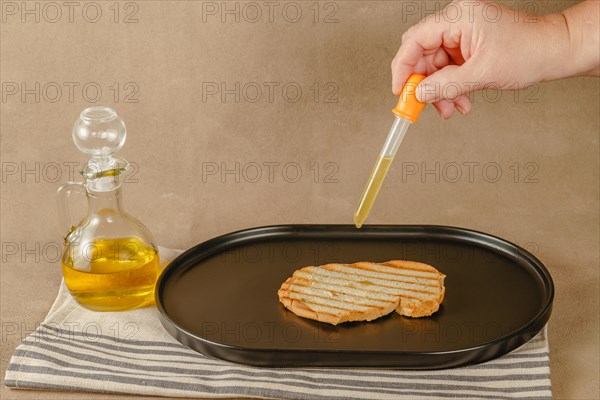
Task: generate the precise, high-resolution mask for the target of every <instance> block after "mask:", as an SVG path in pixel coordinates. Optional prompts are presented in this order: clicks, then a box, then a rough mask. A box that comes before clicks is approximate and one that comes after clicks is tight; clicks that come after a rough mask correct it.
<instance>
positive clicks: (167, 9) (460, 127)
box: [0, 0, 600, 399]
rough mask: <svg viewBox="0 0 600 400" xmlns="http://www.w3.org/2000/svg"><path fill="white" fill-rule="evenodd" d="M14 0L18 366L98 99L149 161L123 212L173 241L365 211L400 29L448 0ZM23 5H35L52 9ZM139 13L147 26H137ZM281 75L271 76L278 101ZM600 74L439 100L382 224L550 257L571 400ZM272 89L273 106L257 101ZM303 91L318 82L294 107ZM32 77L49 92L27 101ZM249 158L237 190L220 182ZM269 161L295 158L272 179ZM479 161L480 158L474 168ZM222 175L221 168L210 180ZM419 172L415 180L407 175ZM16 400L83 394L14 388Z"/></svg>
mask: <svg viewBox="0 0 600 400" xmlns="http://www.w3.org/2000/svg"><path fill="white" fill-rule="evenodd" d="M7 3H12V5H13V6H14V4H17V5H18V6H19V7H21V4H20V2H18V3H14V2H6V1H3V2H2V7H3V15H2V16H3V19H4V20H3V22H2V28H1V35H2V36H1V39H0V40H1V43H0V46H1V63H0V66H1V81H2V84H3V87H2V89H3V91H2V94H3V98H2V103H1V111H2V117H1V125H0V127H1V135H2V136H1V145H2V149H1V156H2V193H1V200H2V203H1V213H2V225H1V234H2V237H1V241H2V266H1V269H0V272H1V290H2V292H1V297H0V300H1V318H2V361H1V364H0V365H1V370H2V371H0V373H1V374H2V376H3V375H4V370H5V368H6V364H7V363H8V360H9V358H10V355H11V353H12V351H13V350H14V348H15V347H16V345H17V344H18V343H19V342H20V340H21V339H22V337H24V336H25V335H26V334H27V333H28V332H30V331H31V330H33V329H34V328H35V327H36V325H37V324H39V322H41V321H42V319H43V317H44V315H45V313H46V312H47V311H48V309H49V307H50V305H51V303H52V301H53V299H54V297H55V295H56V291H57V288H58V285H59V283H60V279H61V272H60V268H59V264H58V262H56V258H57V257H56V254H55V252H56V249H57V248H58V247H59V246H60V244H61V237H62V235H63V234H64V229H61V228H60V227H59V226H58V223H57V222H56V221H57V216H56V200H55V192H56V189H57V187H58V186H59V183H60V182H63V181H67V180H68V179H69V168H68V166H67V164H65V163H69V162H71V163H72V162H77V163H81V162H83V161H84V157H83V155H81V154H79V153H78V151H77V150H76V148H75V147H74V145H73V143H72V141H71V135H70V130H71V126H72V123H73V121H74V120H75V118H76V117H77V115H78V113H79V112H80V111H81V110H82V109H83V108H85V107H88V106H91V105H94V104H104V105H108V106H111V107H114V108H115V109H116V110H117V111H118V112H119V114H120V115H121V116H122V117H123V118H124V119H125V121H126V123H127V127H128V132H129V136H128V140H127V143H126V145H125V148H124V150H123V151H122V153H121V155H122V156H123V157H125V158H127V159H128V160H129V161H131V162H134V163H135V164H136V165H137V167H138V168H137V172H136V173H135V175H134V176H130V177H129V182H128V183H127V184H126V185H125V186H124V195H125V206H126V208H127V210H129V211H130V212H131V213H132V214H134V215H135V216H137V217H138V218H139V219H141V220H142V221H143V222H144V223H145V224H146V225H147V226H148V227H149V228H150V229H151V230H152V232H153V233H154V235H155V236H156V238H157V240H158V242H159V243H160V244H161V245H163V246H170V247H177V248H188V247H190V246H192V245H194V244H196V243H198V242H201V241H203V240H206V239H209V238H211V237H214V236H216V235H220V234H224V233H227V232H230V231H233V230H237V229H243V228H248V227H253V226H260V225H269V224H288V223H351V222H352V214H353V211H354V206H355V204H356V202H357V201H358V196H359V194H360V192H361V190H362V188H363V185H364V183H365V180H366V178H367V176H368V174H369V172H370V169H371V166H372V163H373V161H374V159H375V157H376V156H377V153H378V151H379V148H380V146H381V144H382V143H383V140H384V138H385V135H386V133H387V130H388V128H389V126H390V124H391V122H392V114H391V113H390V109H391V107H392V106H393V104H394V97H393V95H392V94H391V91H390V81H391V74H390V71H389V64H390V61H391V59H392V58H393V56H394V54H395V52H396V50H397V48H398V46H399V44H400V37H401V35H402V33H403V32H404V31H405V30H406V29H407V28H408V27H409V26H410V25H412V24H414V23H415V22H417V21H418V20H419V19H420V16H421V15H422V13H425V12H427V11H428V10H432V9H433V10H434V9H435V7H436V4H437V7H440V5H443V4H444V2H442V3H437V2H432V1H413V2H401V1H333V2H329V3H327V2H321V3H320V4H318V5H317V6H318V7H317V8H318V9H319V11H320V12H319V14H318V18H317V22H315V6H314V2H312V1H309V2H297V3H296V4H298V7H299V8H300V10H301V12H302V16H301V18H300V20H299V21H297V22H290V21H289V20H293V19H294V18H295V17H296V14H295V11H296V10H297V9H296V8H293V7H292V8H290V7H291V6H287V7H288V8H286V9H285V12H284V11H283V8H284V6H286V3H285V2H280V3H279V6H278V8H276V9H275V13H274V14H273V21H272V22H271V21H269V15H268V9H267V8H266V7H264V6H263V7H262V12H263V15H262V19H261V20H259V21H258V22H252V21H251V19H252V18H254V17H255V14H254V12H255V9H254V10H253V9H249V8H247V7H248V6H247V5H246V3H237V4H238V7H240V12H241V13H242V15H241V16H240V20H239V22H236V21H235V20H234V17H235V16H231V15H230V16H227V19H226V20H225V22H222V21H221V16H220V15H218V14H217V15H211V14H207V13H204V14H203V7H204V8H205V11H212V10H213V8H212V7H213V6H214V5H217V6H218V7H223V6H222V5H221V2H217V3H214V2H200V1H159V0H157V1H134V2H130V4H126V3H124V2H122V3H119V4H118V10H119V15H118V21H119V22H115V20H114V19H115V7H114V5H113V4H114V2H113V1H110V2H104V1H99V2H98V3H97V4H99V6H100V9H101V11H102V15H101V17H100V20H99V21H98V22H96V23H92V22H88V21H86V19H84V17H83V16H82V12H83V9H84V7H85V6H86V4H87V3H86V2H81V3H79V5H78V6H77V8H75V9H74V13H73V21H72V22H70V21H69V15H68V9H67V8H63V9H62V17H61V18H60V19H59V20H57V21H55V22H52V20H53V19H56V18H57V16H56V10H52V9H49V8H46V9H44V8H43V6H44V3H42V2H37V4H38V7H40V20H39V22H35V21H34V17H35V16H32V15H26V16H25V17H26V20H25V22H23V21H22V20H21V14H20V13H19V12H20V10H17V11H16V12H17V13H16V14H14V15H13V11H14V9H13V8H10V7H11V6H10V5H7ZM409 3H410V4H409ZM515 3H520V4H519V6H520V7H521V8H523V9H524V10H525V11H524V12H527V11H529V10H536V9H537V10H539V12H543V13H547V12H552V11H557V10H560V9H563V8H565V7H566V6H568V5H569V4H571V2H569V1H528V2H525V1H521V2H514V1H513V2H510V3H509V4H512V5H514V4H515ZM27 4H28V6H29V7H30V8H31V9H33V8H34V7H35V4H36V2H28V3H27ZM258 4H259V5H260V4H263V3H262V2H258ZM235 5H236V2H228V7H232V8H233V7H235ZM409 6H410V7H412V8H407V7H409ZM413 6H416V8H415V7H413ZM6 7H9V8H6ZM111 7H113V8H112V9H111ZM244 7H246V8H244ZM311 7H312V8H311ZM85 10H86V13H87V14H85V17H86V18H87V19H93V18H95V11H96V10H95V9H94V8H89V7H88V8H86V9H85ZM244 10H245V11H246V14H243V11H244ZM412 10H416V11H415V13H414V14H411V15H408V14H409V12H408V11H412ZM131 13H134V14H135V15H133V16H130V17H129V20H131V19H137V22H131V21H130V23H124V21H123V20H124V19H125V18H126V16H127V15H129V14H131ZM331 13H333V16H331V15H330V14H331ZM328 15H330V16H329V18H328V21H330V22H329V23H325V21H324V19H325V17H326V16H328ZM284 17H285V18H284ZM286 18H287V20H286ZM203 19H204V21H203ZM332 20H333V21H332ZM515 45H518V43H515ZM236 82H239V83H240V100H239V102H238V103H236V102H235V101H234V100H235V99H234V95H232V94H229V95H227V96H226V97H225V101H222V100H221V99H220V96H219V95H214V96H211V95H208V94H206V92H205V89H206V88H207V87H210V88H213V87H215V84H216V86H217V87H218V86H219V85H220V84H221V83H224V84H225V85H226V86H227V87H228V88H234V87H235V84H236ZM268 82H271V83H268ZM36 83H39V90H38V91H37V92H38V94H39V101H38V102H36V99H35V92H36V89H35V88H36V86H35V85H36ZM115 83H116V86H115ZM23 85H24V86H23ZM86 85H87V86H86ZM244 85H246V86H245V88H246V89H245V90H244V89H243V88H244ZM266 85H271V86H272V87H273V88H274V93H273V98H272V99H269V93H268V90H267V89H268V86H266ZM599 85H600V81H599V80H598V79H593V78H577V79H569V80H565V81H560V82H553V83H547V84H542V85H539V86H537V87H534V88H532V89H528V90H525V91H522V92H518V93H516V92H503V93H501V96H500V98H499V99H496V100H493V98H492V97H493V96H497V93H492V92H490V93H487V96H484V95H483V94H482V93H479V94H476V95H475V98H474V101H475V106H474V110H473V113H472V114H471V115H470V116H468V117H462V116H456V117H454V118H453V119H451V120H450V121H446V122H445V121H442V120H441V119H440V118H439V117H438V116H437V115H436V114H435V112H434V110H433V108H431V107H428V108H427V109H426V110H425V111H424V113H423V114H422V116H421V121H420V123H419V124H418V126H415V127H413V128H412V129H411V130H410V131H409V134H408V136H407V138H406V140H405V143H404V144H403V145H402V147H401V148H400V151H399V153H398V156H397V159H396V162H395V164H394V166H393V169H392V171H391V172H390V174H389V177H388V180H387V181H386V184H385V187H384V189H383V190H382V191H381V193H380V197H379V199H378V202H377V204H376V207H375V208H374V210H373V213H372V216H371V218H370V220H369V222H370V223H390V224H391V223H394V224H444V225H455V226H462V227H467V228H473V229H477V230H482V231H485V232H489V233H492V234H495V235H499V236H501V237H503V238H506V239H508V240H510V241H513V242H516V243H518V244H520V245H522V246H524V247H526V248H527V249H529V250H530V251H532V252H533V253H534V254H535V255H536V256H537V257H539V258H540V259H541V260H542V261H543V262H544V263H545V264H546V266H547V267H548V268H549V270H550V272H551V273H552V276H553V277H554V281H555V284H556V298H555V306H554V312H553V315H552V318H551V321H550V345H551V363H552V364H551V367H552V380H553V390H554V394H555V396H556V398H579V399H582V398H589V399H597V398H599V397H600V389H599V386H598V380H597V378H598V376H599V372H600V371H599V368H598V366H599V348H598V339H599V318H598V315H599V309H598V299H599V286H598V282H599V276H598V273H599V249H598V243H599V224H598V223H599V213H598V208H599V172H598V171H599V156H598V155H599V152H598V151H599V146H598V132H599V130H600V126H599V124H600V116H599V112H598V111H599V107H600V104H599ZM69 86H70V87H73V88H74V90H73V93H72V97H70V93H69V90H68V88H69ZM84 86H85V87H86V88H87V91H86V92H85V93H84V91H83V87H84ZM256 86H259V87H261V88H262V90H263V93H262V98H260V99H258V100H257V101H256V102H252V101H251V100H252V99H253V98H254V97H255V96H256V91H255V89H256ZM284 86H285V87H286V88H287V90H288V92H286V93H287V95H288V98H286V97H284V95H283V94H282V88H283V87H284ZM56 87H61V89H62V93H60V94H58V93H57V92H56ZM98 87H99V88H100V89H101V91H102V93H101V96H100V97H99V99H98V100H97V101H96V102H94V100H95V99H94V98H95V97H96V93H95V90H94V88H98ZM294 87H300V88H301V90H302V96H301V98H300V100H299V101H297V102H292V101H291V100H292V98H293V97H294V96H295V95H296V92H295V90H294ZM317 87H318V88H319V91H318V95H317V94H316V88H317ZM15 88H17V89H18V91H19V92H18V93H16V94H12V93H13V92H14V89H15ZM24 88H25V89H32V90H33V92H34V94H31V93H30V94H27V95H25V97H24V98H22V97H21V94H22V89H24ZM117 88H118V92H117ZM311 88H312V89H311ZM203 90H204V91H203ZM134 92H135V93H134ZM203 94H204V95H205V98H203ZM86 96H87V97H86ZM315 96H316V98H315ZM86 99H87V100H86ZM317 99H318V102H317V101H316V100H317ZM132 100H135V101H136V102H131V101H132ZM326 100H328V101H329V102H327V101H326ZM332 101H333V102H332ZM236 163H237V165H238V166H239V174H240V176H239V181H238V182H236V176H235V175H233V174H227V175H225V176H223V177H222V176H221V175H220V173H219V172H220V171H221V170H222V169H223V168H227V169H235V168H236ZM255 163H256V164H255ZM264 163H279V165H277V166H275V169H274V174H273V175H272V177H269V176H268V175H269V174H268V172H269V170H268V167H267V165H268V164H267V165H265V164H264ZM294 163H297V164H294ZM315 163H316V164H315ZM436 163H439V171H440V172H439V174H438V176H437V180H438V182H436V176H435V175H434V174H426V175H425V176H421V174H420V172H422V171H423V170H424V169H429V170H432V169H435V167H436ZM465 163H478V164H473V165H475V167H474V170H473V172H474V174H473V175H472V176H471V177H469V174H468V173H469V169H468V165H469V164H465ZM256 165H259V166H261V167H262V176H261V177H260V179H256V178H257V177H256V168H255V167H256ZM272 165H273V164H272ZM457 165H458V166H460V167H461V170H462V176H461V177H460V178H459V179H455V178H456V175H455V174H456V166H457ZM284 166H287V169H285V171H284ZM214 167H216V168H218V170H217V174H216V175H206V174H205V175H204V176H203V171H204V172H207V171H208V170H207V169H209V168H214ZM413 168H418V170H419V172H417V173H416V174H415V175H410V174H409V173H410V172H411V171H412V169H413ZM498 169H499V170H500V171H501V173H502V174H501V176H500V177H499V178H498V180H497V181H495V180H496V179H495V177H496V171H497V170H498ZM515 170H516V171H518V172H519V173H518V174H516V173H515ZM26 171H34V172H31V173H25V174H23V172H26ZM36 171H37V172H36ZM298 171H300V172H301V174H302V175H301V176H300V178H299V180H298V181H297V182H292V181H293V180H295V179H296V173H297V172H298ZM316 171H318V174H316ZM254 180H258V181H257V182H253V181H254ZM455 180H457V182H454V181H455ZM494 181H495V182H494ZM82 202H83V200H82ZM29 249H33V250H32V251H29ZM15 326H17V327H18V329H17V332H13V330H14V327H15ZM0 397H1V398H3V399H4V398H7V399H8V398H19V399H25V398H27V399H31V398H40V399H42V398H65V397H68V398H81V396H80V395H78V394H72V395H69V396H67V395H65V394H56V393H49V392H24V391H11V390H8V389H6V388H4V387H2V389H1V391H0ZM86 397H88V396H86ZM89 397H96V398H97V397H107V396H104V395H102V396H91V395H90V396H89Z"/></svg>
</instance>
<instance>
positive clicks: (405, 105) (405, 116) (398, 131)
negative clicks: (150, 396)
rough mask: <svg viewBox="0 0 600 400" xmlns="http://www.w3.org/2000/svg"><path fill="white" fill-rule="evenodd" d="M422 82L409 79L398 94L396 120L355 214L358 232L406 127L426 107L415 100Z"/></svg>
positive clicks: (415, 78) (422, 76)
mask: <svg viewBox="0 0 600 400" xmlns="http://www.w3.org/2000/svg"><path fill="white" fill-rule="evenodd" d="M423 79H425V76H424V75H420V74H412V75H411V76H409V78H408V80H407V81H406V84H405V85H404V88H403V89H402V93H400V99H399V100H398V104H397V105H396V108H394V109H393V110H392V112H393V113H394V114H396V119H395V120H394V124H393V125H392V128H391V129H390V132H389V133H388V136H387V139H386V140H385V143H384V145H383V148H382V149H381V153H379V158H378V159H377V162H376V163H375V166H374V167H373V171H372V172H371V176H370V177H369V180H368V181H367V185H366V186H365V189H364V191H363V194H362V196H361V198H360V201H359V203H358V206H357V207H356V211H355V212H354V225H356V227H357V228H360V227H361V226H362V225H363V223H364V222H365V220H366V219H367V217H368V216H369V213H370V212H371V208H372V207H373V203H375V199H376V198H377V194H378V193H379V189H381V185H382V184H383V180H384V179H385V176H386V175H387V172H388V170H389V169H390V166H391V165H392V161H394V156H395V155H396V152H397V151H398V147H400V144H401V143H402V139H404V135H405V134H406V131H407V130H408V127H409V126H410V124H411V123H416V122H417V120H418V118H419V114H420V113H421V111H422V110H423V108H424V107H425V103H421V102H420V101H418V100H417V97H416V89H417V86H418V85H419V83H421V81H422V80H423Z"/></svg>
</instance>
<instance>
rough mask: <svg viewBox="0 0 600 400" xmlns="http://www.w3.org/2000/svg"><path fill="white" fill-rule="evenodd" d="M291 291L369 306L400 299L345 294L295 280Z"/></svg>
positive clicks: (395, 301)
mask: <svg viewBox="0 0 600 400" xmlns="http://www.w3.org/2000/svg"><path fill="white" fill-rule="evenodd" d="M289 291H290V292H294V293H299V294H305V295H310V296H315V297H321V298H324V299H326V300H337V301H343V302H347V303H351V304H356V305H360V306H369V307H378V308H384V307H389V306H390V303H397V302H398V300H399V299H398V298H396V299H395V300H394V301H381V300H374V299H369V298H365V297H358V296H352V295H348V294H344V293H339V292H333V291H328V290H323V289H316V288H311V287H308V286H302V285H297V284H295V282H292V284H291V285H290V288H289Z"/></svg>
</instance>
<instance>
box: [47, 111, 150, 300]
mask: <svg viewBox="0 0 600 400" xmlns="http://www.w3.org/2000/svg"><path fill="white" fill-rule="evenodd" d="M126 135H127V133H126V128H125V123H124V122H123V120H122V119H121V118H119V117H118V116H117V113H116V112H115V111H114V110H112V109H111V108H108V107H91V108H87V109H85V110H83V111H82V112H81V114H80V116H79V118H78V119H77V121H75V125H74V126H73V141H74V142H75V146H77V148H78V149H79V150H81V151H82V152H83V153H85V154H86V155H88V156H91V158H90V159H89V160H88V161H87V163H86V164H84V166H83V167H82V168H81V171H80V172H81V174H82V176H83V180H84V181H83V182H77V183H76V182H69V183H67V184H65V185H63V186H61V187H60V188H59V189H58V203H59V210H58V212H59V218H60V219H61V224H62V226H63V227H64V228H65V229H67V235H66V237H65V248H64V253H63V257H62V271H63V276H64V279H65V283H66V285H67V288H68V289H69V291H70V292H71V295H72V296H73V297H74V298H75V300H76V301H77V302H78V303H79V304H81V305H82V306H84V307H86V308H88V309H91V310H95V311H119V310H128V309H132V308H136V307H140V306H143V305H145V304H148V303H150V302H152V300H153V294H154V285H155V283H156V279H157V277H158V273H159V256H158V248H157V246H156V242H155V240H154V238H153V236H152V234H151V233H150V231H149V230H148V229H147V228H146V227H145V226H144V225H143V224H142V223H141V222H139V221H138V220H137V219H135V218H134V217H132V216H131V215H129V214H127V213H126V212H125V210H124V209H123V205H122V198H121V182H120V180H119V177H120V176H121V175H122V174H124V173H125V172H126V171H127V168H128V166H129V163H128V162H127V161H125V160H124V159H122V158H120V157H117V156H115V153H116V152H118V151H119V150H120V149H121V148H122V147H123V144H124V143H125V137H126ZM74 193H77V194H83V195H85V196H86V197H87V200H88V214H87V216H86V217H85V218H84V219H83V220H82V221H81V222H80V223H79V225H77V226H72V225H71V222H70V215H69V208H68V201H69V197H70V195H71V194H74Z"/></svg>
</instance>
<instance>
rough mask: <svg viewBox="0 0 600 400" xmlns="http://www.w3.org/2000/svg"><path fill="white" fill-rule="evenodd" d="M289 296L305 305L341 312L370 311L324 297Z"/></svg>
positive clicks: (296, 294) (292, 294)
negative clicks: (329, 308)
mask: <svg viewBox="0 0 600 400" xmlns="http://www.w3.org/2000/svg"><path fill="white" fill-rule="evenodd" d="M287 295H288V297H289V298H290V299H293V300H300V301H302V302H303V303H305V304H306V303H314V304H320V305H324V306H328V307H332V308H339V309H341V310H348V311H362V312H366V311H369V307H368V306H363V305H360V304H351V303H345V302H343V301H339V300H334V299H325V298H323V297H318V296H313V295H310V294H303V293H296V292H292V291H288V293H287Z"/></svg>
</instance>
